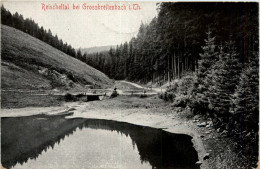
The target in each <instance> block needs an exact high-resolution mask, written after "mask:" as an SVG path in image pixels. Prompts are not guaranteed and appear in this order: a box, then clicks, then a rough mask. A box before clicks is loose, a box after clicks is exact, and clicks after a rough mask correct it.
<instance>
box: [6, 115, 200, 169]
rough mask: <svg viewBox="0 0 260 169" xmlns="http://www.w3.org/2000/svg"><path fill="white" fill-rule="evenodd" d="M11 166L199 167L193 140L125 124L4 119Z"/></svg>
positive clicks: (61, 118)
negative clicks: (196, 164)
mask: <svg viewBox="0 0 260 169" xmlns="http://www.w3.org/2000/svg"><path fill="white" fill-rule="evenodd" d="M1 130H2V137H1V139H2V140H1V141H2V144H1V150H2V152H1V153H2V154H1V161H2V165H3V166H4V167H6V168H11V167H14V168H165V169H168V168H175V169H177V168H199V167H197V166H195V163H196V161H197V160H198V156H197V152H196V151H195V149H194V148H193V147H192V142H191V137H190V136H187V135H182V134H171V133H168V132H165V131H162V130H158V129H154V128H150V127H143V126H138V125H133V124H129V123H123V122H115V121H111V120H98V119H83V118H77V119H66V118H65V116H47V115H35V116H30V117H13V118H2V128H1Z"/></svg>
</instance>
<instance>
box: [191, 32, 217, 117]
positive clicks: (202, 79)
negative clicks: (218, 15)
mask: <svg viewBox="0 0 260 169" xmlns="http://www.w3.org/2000/svg"><path fill="white" fill-rule="evenodd" d="M206 34H207V39H205V43H206V44H205V46H203V47H202V49H203V53H202V54H200V57H201V60H200V61H199V67H198V70H197V78H196V82H195V83H194V88H193V92H192V93H193V99H192V100H191V102H192V103H191V107H192V108H194V111H196V112H197V111H200V112H202V111H205V110H207V109H208V104H209V101H208V89H209V86H211V84H212V82H211V81H210V80H209V78H206V77H207V75H208V74H210V73H211V68H212V66H213V65H214V63H215V62H216V61H217V55H218V53H217V52H216V45H215V37H212V35H211V31H210V30H209V31H208V32H207V33H206Z"/></svg>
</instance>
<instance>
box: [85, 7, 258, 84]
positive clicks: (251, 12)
mask: <svg viewBox="0 0 260 169" xmlns="http://www.w3.org/2000/svg"><path fill="white" fill-rule="evenodd" d="M158 11H159V12H158V16H157V17H155V18H154V19H153V20H152V21H151V22H150V23H149V24H143V23H142V24H141V26H140V28H139V33H138V34H137V36H136V37H133V38H132V39H131V41H130V42H126V43H124V44H121V45H119V46H117V47H116V48H111V49H110V50H109V51H108V52H103V53H95V54H88V56H87V63H88V64H90V65H91V66H93V67H95V68H97V69H99V70H101V71H103V72H104V73H106V74H107V75H108V76H109V77H111V78H115V79H128V80H131V81H143V82H149V81H152V82H153V83H163V82H167V81H172V80H174V79H176V78H180V77H182V76H183V75H185V74H186V73H187V72H193V71H195V70H196V69H197V68H198V60H199V59H200V58H201V57H200V55H199V53H201V52H202V48H201V46H202V45H203V43H204V39H205V37H206V32H207V31H208V29H210V30H211V32H212V34H214V35H215V36H216V42H215V43H216V45H221V44H222V43H224V42H225V41H227V40H228V39H229V38H231V40H232V41H234V43H235V47H236V51H237V52H238V58H239V61H240V62H241V63H243V62H244V58H246V57H247V51H249V50H253V49H252V48H253V42H254V41H255V40H257V39H258V34H257V33H256V32H257V31H258V29H257V28H258V25H257V23H258V20H257V19H258V18H257V13H258V6H257V3H220V2H218V3H160V4H159V5H158Z"/></svg>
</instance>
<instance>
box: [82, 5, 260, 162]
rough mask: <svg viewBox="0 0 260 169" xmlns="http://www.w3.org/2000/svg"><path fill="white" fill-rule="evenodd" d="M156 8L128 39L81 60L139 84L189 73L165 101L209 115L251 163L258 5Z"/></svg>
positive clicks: (254, 139) (254, 146) (256, 117)
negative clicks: (232, 138) (168, 100)
mask: <svg viewBox="0 0 260 169" xmlns="http://www.w3.org/2000/svg"><path fill="white" fill-rule="evenodd" d="M158 9H159V13H158V16H157V17H156V18H154V19H153V20H152V21H151V22H150V23H149V24H141V26H140V29H139V32H138V34H137V36H136V37H134V38H132V39H131V41H130V42H128V43H127V42H126V43H124V44H122V45H120V46H117V47H116V48H115V49H113V48H111V49H110V50H109V51H108V52H103V53H96V54H92V55H88V56H87V63H88V64H90V65H92V66H93V67H95V68H97V69H99V70H101V71H103V72H105V73H106V74H107V75H108V76H110V77H111V78H115V79H128V80H131V81H142V82H145V83H146V82H153V83H160V84H162V83H164V82H167V81H172V80H174V79H181V78H182V77H184V76H185V75H187V74H192V78H191V80H190V81H189V82H188V83H189V84H186V83H187V82H183V81H182V79H185V78H182V79H181V80H179V81H178V80H177V82H176V80H175V81H174V83H178V84H177V85H175V84H174V83H173V84H172V87H171V88H170V89H169V91H170V92H173V95H172V96H171V98H172V100H173V102H174V103H173V104H175V105H181V106H182V107H186V106H187V107H190V108H191V109H192V111H193V112H194V113H201V114H207V115H209V116H210V117H212V118H213V119H217V121H215V122H216V123H215V124H218V126H219V127H220V128H221V130H222V131H223V130H225V131H226V132H227V133H228V134H230V135H232V136H234V138H236V140H238V142H237V143H238V147H239V148H240V149H243V150H244V151H243V152H242V154H243V155H244V156H245V162H246V163H247V164H245V165H250V166H252V164H253V163H254V164H256V161H257V158H258V148H257V147H258V122H259V112H258V110H259V109H258V104H259V95H258V94H259V89H258V69H259V68H258V57H259V53H258V51H259V38H258V36H259V35H258V23H259V21H258V4H257V3H220V2H218V3H161V4H160V5H159V6H158ZM186 79H187V78H186ZM183 85H187V86H190V87H185V86H184V87H183ZM176 86H177V87H176ZM175 89H177V90H175ZM176 91H178V92H176ZM178 94H179V96H178ZM180 95H181V96H180ZM249 159H250V160H249Z"/></svg>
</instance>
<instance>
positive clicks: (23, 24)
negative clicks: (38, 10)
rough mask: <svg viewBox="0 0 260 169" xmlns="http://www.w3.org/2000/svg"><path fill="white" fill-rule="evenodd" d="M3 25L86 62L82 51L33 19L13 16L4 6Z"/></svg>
mask: <svg viewBox="0 0 260 169" xmlns="http://www.w3.org/2000/svg"><path fill="white" fill-rule="evenodd" d="M1 23H2V24H4V25H7V26H10V27H14V28H16V29H19V30H21V31H23V32H25V33H27V34H29V35H31V36H33V37H35V38H38V39H40V40H42V41H44V42H46V43H47V44H49V45H51V46H53V47H54V48H56V49H58V50H61V51H63V52H64V53H66V54H68V55H70V56H72V57H74V58H77V59H79V60H82V61H86V54H84V55H82V53H81V51H80V50H75V49H74V48H73V47H72V46H71V45H69V44H67V43H64V42H63V41H62V39H59V38H58V36H57V35H53V34H52V32H51V30H50V29H49V30H46V29H44V28H43V27H42V26H41V27H40V26H39V25H38V24H37V23H35V22H34V20H32V19H31V18H30V19H29V18H26V19H24V18H23V16H22V15H21V14H18V13H17V12H16V13H15V14H13V15H12V14H11V12H10V11H9V10H6V9H5V7H4V6H3V5H2V6H1Z"/></svg>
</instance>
